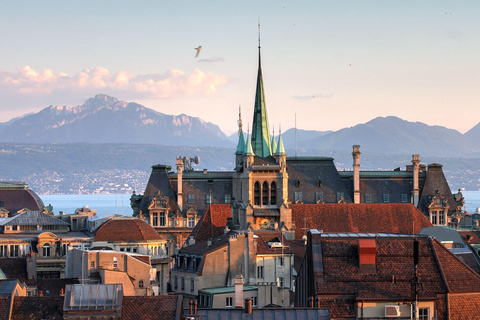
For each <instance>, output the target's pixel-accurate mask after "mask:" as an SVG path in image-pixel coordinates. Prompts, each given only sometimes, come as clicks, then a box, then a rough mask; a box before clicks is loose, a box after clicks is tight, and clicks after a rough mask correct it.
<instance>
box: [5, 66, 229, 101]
mask: <svg viewBox="0 0 480 320" xmlns="http://www.w3.org/2000/svg"><path fill="white" fill-rule="evenodd" d="M225 84H227V78H226V77H225V76H224V75H218V74H213V73H210V72H203V71H201V70H200V69H194V70H193V71H192V72H191V73H190V74H187V73H185V72H183V71H180V70H176V69H171V70H168V71H167V72H165V73H164V74H147V75H137V74H132V73H128V72H126V71H119V72H117V73H112V72H110V71H109V70H107V69H105V68H102V67H95V68H87V69H84V70H82V71H80V72H78V73H77V74H75V75H68V74H66V73H64V72H59V73H54V72H53V71H52V70H50V69H44V70H43V71H41V72H37V71H35V70H34V69H32V68H31V67H29V66H28V65H26V66H23V67H17V72H9V71H3V70H0V94H2V95H8V96H9V97H10V98H13V97H14V96H19V95H23V96H29V97H31V98H39V97H46V96H62V95H66V94H68V95H74V96H79V97H83V98H85V97H86V96H88V95H93V94H96V93H98V92H100V91H101V92H104V93H107V94H120V95H121V96H122V97H123V98H129V99H171V98H181V97H189V96H195V95H201V96H211V95H214V94H215V93H216V92H217V90H218V89H219V88H220V87H222V86H224V85H225Z"/></svg>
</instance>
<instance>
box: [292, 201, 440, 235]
mask: <svg viewBox="0 0 480 320" xmlns="http://www.w3.org/2000/svg"><path fill="white" fill-rule="evenodd" d="M292 219H293V221H294V222H295V225H296V230H295V238H296V239H301V238H302V236H303V235H305V233H306V230H305V229H303V227H304V225H305V224H306V227H307V228H311V229H319V230H323V232H327V233H334V232H340V233H346V232H368V233H379V232H386V233H403V234H412V231H413V232H415V233H418V232H420V230H421V229H422V228H424V227H431V226H432V224H431V223H430V222H429V221H428V219H427V218H426V217H425V216H424V215H423V214H422V213H421V212H420V211H419V210H418V209H417V208H415V207H414V206H413V205H412V204H409V203H361V204H351V203H342V204H294V205H293V206H292ZM413 227H415V228H413Z"/></svg>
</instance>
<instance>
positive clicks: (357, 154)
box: [352, 145, 361, 203]
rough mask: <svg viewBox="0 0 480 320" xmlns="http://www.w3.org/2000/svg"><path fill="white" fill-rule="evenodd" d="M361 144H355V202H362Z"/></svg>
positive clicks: (353, 153) (353, 154)
mask: <svg viewBox="0 0 480 320" xmlns="http://www.w3.org/2000/svg"><path fill="white" fill-rule="evenodd" d="M360 154H361V153H360V146H359V145H354V146H353V152H352V156H353V203H360Z"/></svg>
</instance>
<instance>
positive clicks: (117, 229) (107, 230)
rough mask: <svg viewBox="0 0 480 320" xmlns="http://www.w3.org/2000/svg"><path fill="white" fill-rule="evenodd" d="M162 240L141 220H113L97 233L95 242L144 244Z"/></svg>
mask: <svg viewBox="0 0 480 320" xmlns="http://www.w3.org/2000/svg"><path fill="white" fill-rule="evenodd" d="M149 240H162V237H161V236H160V235H159V234H158V233H157V232H156V231H155V229H154V228H153V227H152V226H150V225H149V224H148V223H146V222H144V221H142V220H140V219H112V220H110V221H107V222H105V223H104V224H103V225H102V226H101V227H100V228H98V230H97V232H96V233H95V237H94V238H93V241H109V242H116V241H119V242H124V241H134V242H142V241H149Z"/></svg>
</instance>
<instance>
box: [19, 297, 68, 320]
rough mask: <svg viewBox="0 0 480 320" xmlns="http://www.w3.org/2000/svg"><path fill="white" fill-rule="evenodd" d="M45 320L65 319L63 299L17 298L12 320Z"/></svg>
mask: <svg viewBox="0 0 480 320" xmlns="http://www.w3.org/2000/svg"><path fill="white" fill-rule="evenodd" d="M44 319H49V320H62V319H63V297H15V299H14V301H13V310H12V320H44Z"/></svg>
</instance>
